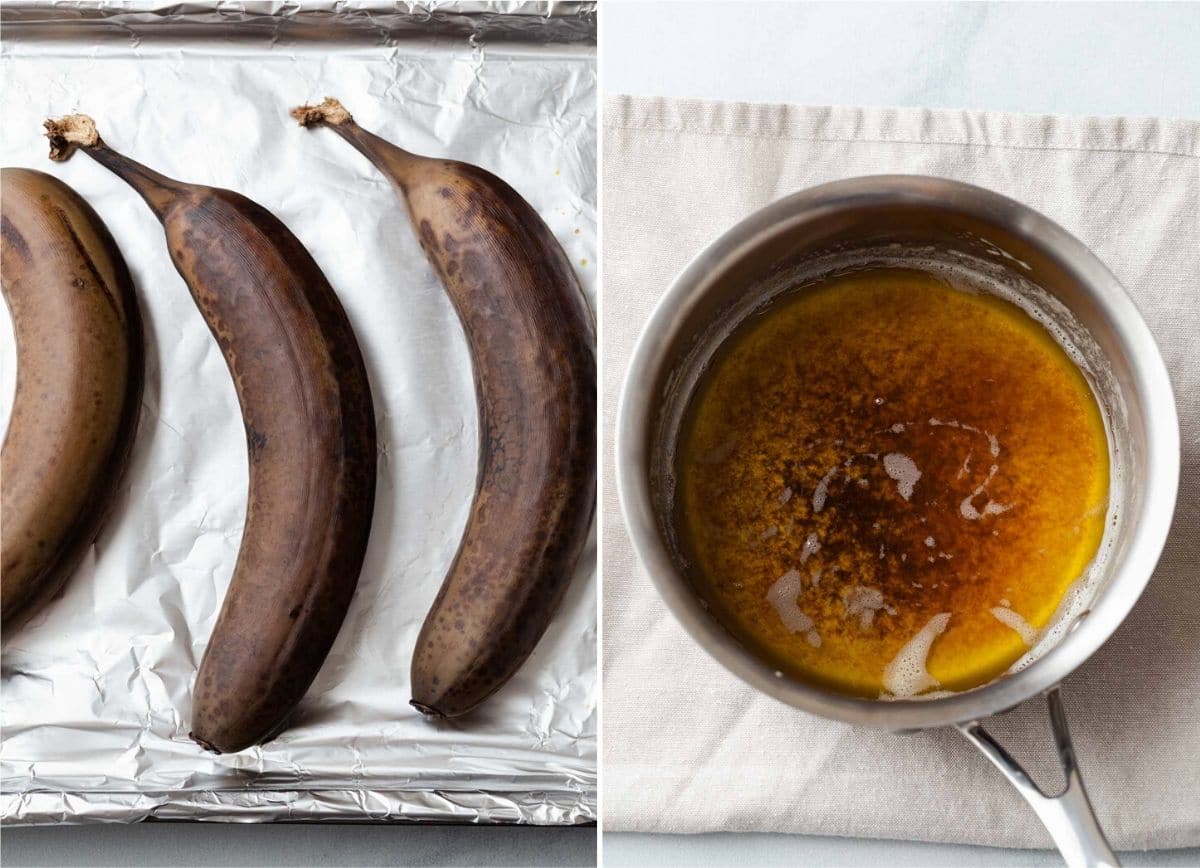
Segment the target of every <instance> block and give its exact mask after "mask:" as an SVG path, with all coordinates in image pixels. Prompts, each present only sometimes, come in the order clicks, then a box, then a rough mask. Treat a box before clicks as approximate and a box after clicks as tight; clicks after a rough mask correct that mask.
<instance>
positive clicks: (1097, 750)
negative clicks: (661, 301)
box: [602, 97, 1200, 848]
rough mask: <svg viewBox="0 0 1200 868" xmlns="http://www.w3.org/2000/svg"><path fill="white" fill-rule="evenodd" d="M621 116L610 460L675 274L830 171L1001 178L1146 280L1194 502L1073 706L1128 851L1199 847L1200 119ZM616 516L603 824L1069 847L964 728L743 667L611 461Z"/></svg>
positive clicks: (769, 113) (1013, 736)
mask: <svg viewBox="0 0 1200 868" xmlns="http://www.w3.org/2000/svg"><path fill="white" fill-rule="evenodd" d="M604 126H605V130H604V174H603V178H604V181H603V183H604V190H603V221H604V223H603V227H604V229H603V231H604V293H603V322H604V325H603V339H604V434H605V437H604V443H605V449H606V450H610V449H611V444H612V443H613V421H614V417H615V413H616V406H617V397H618V393H619V387H620V383H621V381H622V379H623V377H624V373H625V365H626V363H627V360H628V358H629V356H630V353H631V350H632V348H633V344H634V341H635V340H636V338H637V335H638V332H639V330H640V329H641V326H642V324H643V323H644V322H645V320H646V319H647V317H648V316H649V314H650V311H651V309H652V308H653V306H654V304H655V302H656V301H657V299H658V298H659V296H660V295H661V294H662V292H663V291H664V290H665V288H666V287H667V285H668V284H669V283H670V281H671V279H672V278H673V276H674V275H675V274H676V273H677V272H678V271H679V269H680V268H681V267H682V266H683V265H684V264H685V263H686V262H687V261H688V259H689V258H690V257H692V256H693V255H694V254H695V253H696V252H697V251H698V250H699V249H700V248H702V247H703V246H704V245H705V244H707V243H708V242H709V241H710V240H712V239H713V238H714V237H716V236H717V235H718V234H719V233H721V232H722V231H723V230H725V229H726V228H728V227H729V226H730V225H731V224H733V223H734V222H735V221H737V220H739V219H740V218H742V217H744V216H746V215H747V214H749V213H750V212H751V211H753V210H755V209H756V208H758V207H760V206H762V205H764V204H765V203H767V202H770V201H772V200H773V199H777V198H779V197H781V196H783V195H785V194H787V193H790V192H793V191H795V190H798V189H801V188H804V187H808V186H811V185H813V184H818V183H821V182H824V181H829V180H833V179H836V178H842V177H848V176H852V175H863V174H877V173H886V172H913V173H923V174H930V175H942V176H946V177H951V178H957V179H960V180H963V181H969V182H971V183H975V184H980V185H983V186H986V187H990V188H992V189H994V190H997V191H999V192H1001V193H1004V194H1006V195H1008V196H1012V197H1014V198H1016V199H1019V200H1021V201H1022V202H1025V203H1027V204H1029V205H1031V206H1033V207H1034V208H1036V209H1038V210H1039V211H1041V212H1043V213H1044V214H1047V215H1048V216H1049V217H1051V218H1052V219H1054V220H1056V221H1058V222H1059V223H1061V224H1062V225H1063V226H1065V227H1066V228H1067V229H1068V230H1069V231H1071V232H1073V233H1074V234H1076V235H1077V236H1078V237H1079V238H1081V239H1082V240H1083V242H1084V243H1085V244H1087V245H1088V246H1089V247H1091V248H1092V250H1094V251H1095V252H1096V253H1097V254H1098V255H1099V256H1100V258H1101V259H1102V260H1104V261H1105V262H1106V263H1107V264H1108V266H1109V267H1110V268H1111V269H1112V270H1113V271H1114V272H1115V273H1116V275H1117V276H1118V277H1119V278H1120V280H1121V281H1122V282H1123V283H1124V284H1125V286H1126V287H1128V289H1129V290H1130V292H1131V293H1132V294H1133V296H1134V299H1135V300H1136V302H1137V304H1138V306H1139V308H1140V309H1141V310H1142V312H1143V315H1144V316H1145V317H1146V319H1147V320H1148V322H1149V324H1150V328H1151V330H1152V331H1153V332H1154V334H1155V336H1156V338H1157V339H1158V341H1159V343H1160V345H1161V347H1162V349H1163V353H1164V355H1165V357H1166V362H1167V366H1168V368H1169V369H1170V371H1171V373H1172V376H1173V378H1174V383H1175V388H1176V392H1177V397H1178V402H1179V411H1180V417H1181V420H1182V433H1183V478H1182V486H1181V491H1180V497H1179V506H1178V511H1177V513H1176V519H1175V524H1174V528H1173V530H1172V533H1171V537H1170V539H1169V541H1168V543H1167V547H1166V551H1165V553H1164V555H1163V558H1162V561H1161V563H1160V565H1159V569H1158V572H1157V573H1156V575H1155V577H1154V580H1153V581H1152V582H1151V585H1150V587H1149V589H1148V590H1147V592H1146V594H1145V596H1144V597H1143V598H1142V600H1141V601H1140V602H1139V604H1138V606H1137V608H1136V609H1135V610H1134V612H1133V614H1132V615H1131V616H1130V617H1129V619H1128V620H1127V621H1126V623H1125V624H1124V625H1123V627H1122V628H1121V629H1120V630H1119V631H1118V632H1117V634H1116V635H1115V636H1114V637H1113V638H1112V639H1111V640H1110V641H1109V642H1108V644H1107V645H1106V646H1105V647H1104V648H1103V649H1102V650H1101V651H1100V652H1099V653H1098V654H1097V655H1096V656H1095V657H1094V658H1093V659H1092V660H1090V661H1089V662H1088V663H1086V664H1085V665H1084V666H1083V667H1081V668H1080V669H1079V670H1078V671H1077V672H1076V673H1075V674H1074V675H1073V676H1072V677H1071V678H1070V679H1069V680H1068V681H1067V682H1066V685H1065V699H1066V704H1067V709H1068V715H1069V717H1070V721H1071V727H1072V732H1073V735H1074V737H1075V744H1076V746H1077V749H1078V753H1079V758H1080V762H1081V763H1082V767H1083V771H1084V776H1085V779H1086V781H1087V783H1088V786H1089V789H1090V791H1091V795H1092V798H1093V801H1094V802H1095V803H1096V804H1097V807H1098V811H1099V814H1100V818H1101V821H1102V822H1103V824H1104V826H1105V828H1106V829H1107V831H1108V833H1109V836H1110V838H1111V840H1112V842H1113V843H1114V844H1115V845H1116V846H1118V847H1122V848H1125V847H1137V848H1141V847H1175V846H1184V845H1198V844H1200V528H1198V527H1197V521H1198V519H1197V516H1198V515H1200V124H1197V123H1192V122H1182V121H1162V120H1130V119H1120V118H1063V117H1032V116H1019V115H1003V114H987V113H975V112H957V111H922V110H907V109H903V110H891V109H845V108H803V107H789V106H760V105H745V104H719V103H705V102H691V101H668V100H658V99H639V98H629V97H616V98H612V99H610V100H609V101H608V103H607V105H606V107H605V118H604ZM603 509H604V513H603V521H604V525H603V533H604V546H605V548H604V612H605V614H604V661H605V662H604V720H603V727H604V735H603V750H604V773H603V804H602V810H603V815H604V824H605V828H607V829H609V830H636V831H661V832H702V831H714V830H762V831H768V830H770V831H790V832H804V833H813V834H832V835H857V836H868V837H894V838H907V839H920V840H933V841H955V842H975V843H982V844H993V845H1006V846H1049V845H1050V842H1049V839H1048V837H1047V836H1046V834H1045V832H1044V831H1043V830H1042V829H1041V826H1040V825H1039V823H1038V821H1037V820H1036V818H1035V817H1034V815H1033V813H1032V812H1031V811H1030V810H1029V808H1028V807H1027V806H1026V805H1025V804H1024V803H1023V802H1022V801H1021V800H1020V798H1019V797H1018V796H1017V795H1016V793H1015V791H1013V790H1012V789H1011V788H1010V787H1009V785H1008V784H1007V783H1006V782H1005V781H1004V780H1003V779H1002V778H1001V777H1000V775H999V773H998V772H996V771H995V770H994V769H993V768H992V767H991V766H989V765H988V764H987V762H986V761H985V760H984V759H983V758H982V757H981V756H980V755H979V754H978V753H977V752H976V751H975V749H974V748H972V747H971V746H969V745H968V744H966V743H965V742H964V741H963V740H962V739H961V738H960V737H959V736H958V735H957V734H956V733H954V732H952V731H945V730H943V731H935V732H927V733H922V734H919V735H913V736H894V735H886V734H880V733H876V732H872V731H867V730H861V729H854V728H852V727H849V726H845V725H842V724H838V723H832V722H829V721H825V720H821V719H818V718H815V717H811V716H808V715H805V714H802V713H800V712H797V711H794V710H792V709H789V708H787V707H785V706H783V705H781V704H778V703H776V702H774V701H773V700H770V699H767V698H764V697H762V696H760V695H757V694H756V693H755V692H754V691H752V690H751V689H750V688H748V687H746V686H745V685H743V684H742V683H741V682H740V681H738V680H737V679H736V678H734V677H733V676H732V675H730V674H728V673H727V672H726V671H725V670H724V669H723V668H721V667H720V666H719V665H718V664H716V663H715V662H713V661H712V660H710V659H709V658H708V657H707V655H706V654H704V653H703V652H702V651H701V650H700V649H699V648H698V647H697V646H696V645H695V644H694V643H693V642H692V641H691V640H690V639H689V638H688V637H687V636H686V635H685V634H684V632H683V630H682V629H681V628H680V627H679V626H678V625H677V624H676V622H675V621H674V619H673V618H672V617H671V616H670V614H669V613H668V612H667V611H666V609H665V608H664V606H663V605H662V603H661V602H660V601H659V599H658V597H657V595H656V594H655V592H654V590H653V589H652V587H651V585H650V583H649V580H648V579H647V578H646V577H645V576H644V574H643V572H642V569H641V567H640V566H639V565H638V564H637V563H636V561H635V558H634V556H633V553H632V551H631V548H630V544H629V540H628V537H627V536H626V533H625V528H624V524H623V522H622V520H621V515H620V510H619V508H618V505H617V498H616V491H615V486H614V482H613V473H612V461H611V454H607V453H606V455H605V493H604V504H603ZM1044 718H1045V715H1044V712H1043V706H1042V705H1041V704H1040V703H1027V704H1026V705H1025V706H1022V707H1021V709H1019V710H1018V711H1016V712H1014V713H1012V714H1009V715H1007V716H1005V717H1004V718H1001V719H997V720H996V722H995V725H994V730H995V731H997V732H998V733H999V734H1000V735H1001V736H1002V738H1004V739H1006V740H1007V741H1008V743H1010V744H1011V745H1012V746H1013V749H1014V752H1015V753H1016V754H1017V755H1018V757H1024V756H1027V755H1033V756H1039V757H1041V758H1042V759H1043V760H1047V759H1048V756H1049V750H1048V748H1049V742H1048V739H1047V738H1046V732H1047V727H1046V724H1045V720H1044ZM1042 765H1046V767H1047V768H1049V767H1052V764H1046V763H1045V762H1041V763H1039V764H1038V767H1041V766H1042Z"/></svg>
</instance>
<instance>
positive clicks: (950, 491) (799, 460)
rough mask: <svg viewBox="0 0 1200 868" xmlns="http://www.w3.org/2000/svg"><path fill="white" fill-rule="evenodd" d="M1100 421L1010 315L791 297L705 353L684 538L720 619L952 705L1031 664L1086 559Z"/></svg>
mask: <svg viewBox="0 0 1200 868" xmlns="http://www.w3.org/2000/svg"><path fill="white" fill-rule="evenodd" d="M1108 462H1109V456H1108V445H1107V438H1106V435H1105V428H1104V422H1103V420H1102V418H1101V415H1100V410H1099V408H1098V406H1097V403H1096V400H1095V397H1094V396H1093V394H1092V392H1091V389H1090V387H1089V386H1088V384H1087V381H1086V380H1085V379H1084V377H1083V375H1082V373H1081V372H1080V371H1079V369H1078V368H1077V367H1076V366H1075V364H1074V363H1073V362H1072V361H1071V359H1070V358H1069V357H1068V356H1067V354H1066V353H1065V352H1064V351H1063V349H1062V348H1061V347H1060V346H1059V345H1058V344H1057V343H1056V342H1055V341H1054V339H1053V338H1052V337H1051V336H1050V335H1049V334H1048V333H1047V332H1046V330H1045V329H1044V328H1043V327H1042V326H1041V325H1040V324H1039V323H1037V322H1036V321H1035V320H1033V319H1032V318H1031V317H1030V316H1028V315H1027V314H1026V313H1025V312H1024V311H1022V310H1020V309H1019V308H1018V307H1016V306H1015V305H1013V304H1011V303H1009V302H1006V301H1004V300H1002V299H999V298H996V297H994V296H989V295H985V294H971V293H967V292H963V291H960V290H957V289H954V288H952V287H951V286H949V285H947V284H946V283H944V282H942V281H940V280H938V279H937V278H935V277H933V276H931V275H928V274H924V273H922V272H917V271H908V270H900V269H876V270H872V271H867V272H862V273H858V274H854V275H850V276H845V277H839V278H834V279H830V280H828V281H826V282H824V283H821V284H820V285H818V286H815V287H811V288H808V289H805V290H802V291H800V292H798V293H796V294H795V295H793V296H790V297H788V298H785V299H782V300H780V301H779V302H777V303H776V304H775V305H773V306H772V307H771V308H770V309H769V310H768V311H767V312H766V313H764V314H762V315H760V316H758V317H756V318H754V319H753V320H752V321H750V322H748V323H746V324H744V325H743V326H742V327H741V328H740V330H739V331H738V332H737V333H736V334H735V335H734V336H733V337H732V338H730V339H729V340H728V341H727V342H726V343H725V345H724V346H723V347H721V349H720V350H719V351H718V354H717V356H716V358H715V359H714V360H713V362H712V364H711V365H710V368H709V370H708V371H707V373H706V374H705V376H704V379H703V380H702V382H701V384H700V386H699V388H698V389H697V392H696V395H695V396H694V397H693V398H692V404H691V406H690V407H689V410H688V418H687V420H686V421H685V426H684V430H683V433H682V439H681V442H680V448H679V451H678V466H677V468H676V470H677V475H678V481H679V487H678V493H677V503H676V509H677V518H678V520H679V522H680V526H681V529H682V531H683V535H682V541H683V543H684V547H685V549H686V551H687V554H688V555H689V558H690V560H691V561H692V565H693V573H694V575H693V580H694V581H695V582H696V584H697V589H698V591H699V592H700V593H701V595H702V597H703V598H704V599H705V600H706V601H707V602H708V604H709V606H710V608H711V609H712V610H713V613H714V614H715V615H716V616H717V617H718V618H719V620H721V621H722V622H723V623H724V624H725V625H726V626H727V628H728V629H730V630H731V632H733V634H734V635H735V636H737V637H738V638H739V639H740V640H741V641H742V642H743V643H744V644H746V645H747V646H749V647H750V648H752V649H754V650H755V651H756V652H757V653H758V654H759V655H760V656H763V657H764V658H766V659H768V660H769V661H771V663H772V665H774V666H776V667H777V668H778V669H780V670H781V671H782V672H786V673H788V674H789V675H792V676H794V677H797V678H800V679H802V680H806V681H809V682H814V683H817V684H820V685H823V686H825V687H827V688H830V689H833V690H836V691H839V692H843V693H848V694H853V695H859V696H869V697H878V696H881V695H894V696H910V695H917V694H920V693H923V692H928V691H932V690H939V689H940V690H963V689H966V688H970V687H974V686H977V685H979V684H983V683H985V682H987V681H990V680H991V679H993V678H994V677H996V676H997V675H999V674H1000V673H1002V672H1004V671H1005V670H1006V669H1008V668H1009V667H1010V666H1011V665H1012V664H1013V663H1014V662H1016V661H1017V660H1018V659H1019V658H1020V657H1022V656H1023V655H1024V653H1025V652H1026V650H1027V649H1028V647H1029V645H1030V643H1032V642H1034V641H1036V637H1037V634H1038V632H1039V631H1040V630H1041V628H1044V627H1045V626H1046V625H1047V623H1048V622H1049V620H1050V619H1051V617H1052V615H1053V614H1054V612H1055V610H1056V609H1057V608H1058V606H1059V604H1060V602H1061V601H1062V599H1063V596H1064V594H1065V592H1066V590H1067V589H1068V587H1069V586H1070V585H1071V584H1072V583H1073V582H1074V581H1075V580H1076V579H1078V578H1079V577H1080V576H1081V575H1082V573H1083V572H1084V570H1085V568H1086V566H1087V564H1088V563H1089V562H1090V561H1091V559H1092V558H1093V557H1094V556H1095V554H1096V552H1097V549H1098V547H1099V544H1100V540H1101V537H1102V536H1103V532H1104V523H1105V520H1106V516H1105V513H1106V509H1107V504H1108V478H1109V463H1108Z"/></svg>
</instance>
